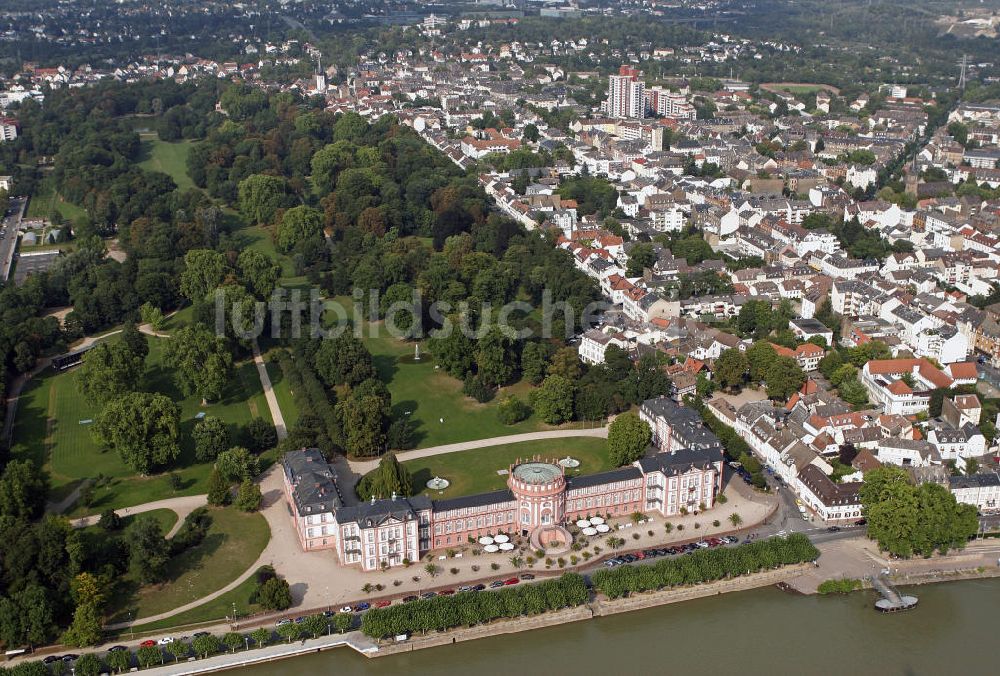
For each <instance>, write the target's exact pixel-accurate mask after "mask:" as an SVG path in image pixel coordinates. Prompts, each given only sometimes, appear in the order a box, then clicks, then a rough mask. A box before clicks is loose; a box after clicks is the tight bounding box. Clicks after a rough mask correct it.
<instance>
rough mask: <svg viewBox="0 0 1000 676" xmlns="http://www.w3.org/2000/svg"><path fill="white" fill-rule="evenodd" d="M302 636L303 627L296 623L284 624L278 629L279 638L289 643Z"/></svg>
mask: <svg viewBox="0 0 1000 676" xmlns="http://www.w3.org/2000/svg"><path fill="white" fill-rule="evenodd" d="M301 635H302V627H301V626H300V625H298V624H296V623H295V622H289V623H288V624H282V625H280V626H279V627H278V636H280V637H281V638H283V639H285V640H286V641H287V642H288V643H291V642H292V641H293V640H294V639H297V638H298V637H299V636H301Z"/></svg>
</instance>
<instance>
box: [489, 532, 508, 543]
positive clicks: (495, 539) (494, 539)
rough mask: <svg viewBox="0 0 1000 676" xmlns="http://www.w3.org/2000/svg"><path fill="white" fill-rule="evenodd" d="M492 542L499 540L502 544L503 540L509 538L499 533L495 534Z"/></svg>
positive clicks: (506, 540) (505, 540)
mask: <svg viewBox="0 0 1000 676" xmlns="http://www.w3.org/2000/svg"><path fill="white" fill-rule="evenodd" d="M493 542H499V543H500V544H504V543H505V542H510V538H509V537H507V536H506V535H504V534H503V533H501V534H500V535H497V536H496V537H495V538H493Z"/></svg>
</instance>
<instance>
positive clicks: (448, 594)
mask: <svg viewBox="0 0 1000 676" xmlns="http://www.w3.org/2000/svg"><path fill="white" fill-rule="evenodd" d="M438 593H439V594H440V595H441V596H451V595H452V594H454V593H455V590H454V589H445V590H444V591H442V592H438Z"/></svg>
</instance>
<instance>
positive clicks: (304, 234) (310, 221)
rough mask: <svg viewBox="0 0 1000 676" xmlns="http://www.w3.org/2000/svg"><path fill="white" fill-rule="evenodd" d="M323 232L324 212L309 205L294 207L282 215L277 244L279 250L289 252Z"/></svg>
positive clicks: (276, 237)
mask: <svg viewBox="0 0 1000 676" xmlns="http://www.w3.org/2000/svg"><path fill="white" fill-rule="evenodd" d="M322 234H323V214H322V212H320V211H319V210H318V209H313V208H312V207H307V206H297V207H292V208H291V209H289V210H288V211H286V212H285V214H284V215H283V216H282V217H281V223H279V224H278V231H277V234H276V236H275V244H276V245H277V247H278V250H279V251H282V252H283V253H288V252H289V251H291V250H292V249H294V248H295V247H296V246H297V245H298V244H300V243H301V242H304V241H306V240H308V239H310V238H311V237H316V236H317V235H322Z"/></svg>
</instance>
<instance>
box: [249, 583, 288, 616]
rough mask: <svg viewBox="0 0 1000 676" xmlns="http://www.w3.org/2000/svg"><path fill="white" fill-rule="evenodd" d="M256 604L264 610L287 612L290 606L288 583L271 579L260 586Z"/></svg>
mask: <svg viewBox="0 0 1000 676" xmlns="http://www.w3.org/2000/svg"><path fill="white" fill-rule="evenodd" d="M257 602H258V603H260V607H261V608H263V609H264V610H288V609H289V608H290V607H291V606H292V590H291V587H289V586H288V582H287V581H286V580H285V579H283V578H280V577H272V578H270V579H268V580H267V581H266V582H264V584H262V585H261V586H260V591H259V592H258V593H257Z"/></svg>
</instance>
